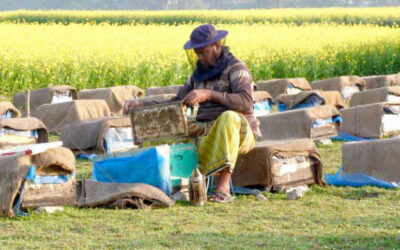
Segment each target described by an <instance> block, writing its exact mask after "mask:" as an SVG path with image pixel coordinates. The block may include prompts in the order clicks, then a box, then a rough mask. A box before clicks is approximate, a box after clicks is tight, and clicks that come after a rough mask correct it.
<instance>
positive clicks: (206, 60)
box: [194, 44, 218, 68]
mask: <svg viewBox="0 0 400 250" xmlns="http://www.w3.org/2000/svg"><path fill="white" fill-rule="evenodd" d="M194 52H195V53H196V54H197V57H198V58H199V61H200V63H201V64H202V65H203V66H204V67H206V68H208V67H210V66H212V65H215V61H216V60H217V56H218V55H217V49H216V46H215V44H211V45H208V46H206V47H203V48H199V49H194Z"/></svg>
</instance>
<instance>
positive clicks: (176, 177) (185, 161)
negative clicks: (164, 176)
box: [170, 143, 199, 187]
mask: <svg viewBox="0 0 400 250" xmlns="http://www.w3.org/2000/svg"><path fill="white" fill-rule="evenodd" d="M197 165H199V160H198V158H197V151H196V144H194V143H185V144H177V145H171V146H170V166H171V167H170V170H171V184H172V187H179V186H180V185H181V183H186V182H187V181H185V180H183V179H188V178H189V176H190V175H191V174H192V172H193V169H195V168H196V166H197Z"/></svg>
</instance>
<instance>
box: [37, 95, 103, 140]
mask: <svg viewBox="0 0 400 250" xmlns="http://www.w3.org/2000/svg"><path fill="white" fill-rule="evenodd" d="M33 116H35V117H37V118H39V119H40V120H41V121H43V123H44V124H45V125H46V127H47V129H48V130H49V131H50V132H53V133H57V134H60V133H61V128H62V127H64V126H65V125H68V124H71V123H74V122H76V121H83V120H88V119H93V118H100V117H106V116H111V112H110V109H109V107H108V105H107V103H106V102H105V101H103V100H75V101H71V102H63V103H56V104H43V105H41V106H40V107H39V108H38V109H37V110H36V112H35V113H34V114H33Z"/></svg>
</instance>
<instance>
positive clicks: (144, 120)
mask: <svg viewBox="0 0 400 250" xmlns="http://www.w3.org/2000/svg"><path fill="white" fill-rule="evenodd" d="M131 122H132V126H133V129H132V130H133V137H134V141H135V142H136V143H143V142H144V141H154V140H157V139H166V138H176V137H181V136H187V135H188V126H187V118H186V107H185V106H183V105H182V103H181V102H170V103H163V104H157V105H151V106H145V107H141V108H139V109H135V110H134V111H132V113H131Z"/></svg>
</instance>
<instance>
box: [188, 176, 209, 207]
mask: <svg viewBox="0 0 400 250" xmlns="http://www.w3.org/2000/svg"><path fill="white" fill-rule="evenodd" d="M206 192H207V190H206V180H205V178H204V176H203V175H202V174H201V173H200V170H199V169H198V168H195V169H194V170H193V172H192V175H191V176H190V177H189V197H190V203H191V204H192V205H194V206H203V205H204V204H205V203H206V202H207V194H206Z"/></svg>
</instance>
